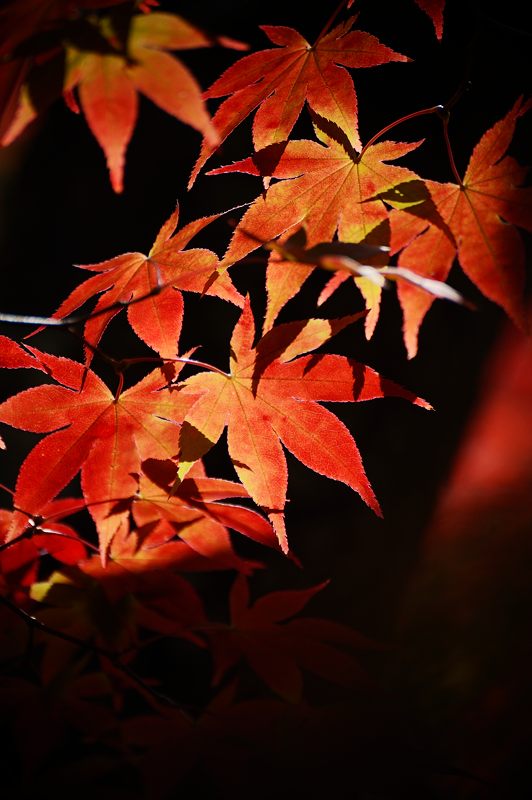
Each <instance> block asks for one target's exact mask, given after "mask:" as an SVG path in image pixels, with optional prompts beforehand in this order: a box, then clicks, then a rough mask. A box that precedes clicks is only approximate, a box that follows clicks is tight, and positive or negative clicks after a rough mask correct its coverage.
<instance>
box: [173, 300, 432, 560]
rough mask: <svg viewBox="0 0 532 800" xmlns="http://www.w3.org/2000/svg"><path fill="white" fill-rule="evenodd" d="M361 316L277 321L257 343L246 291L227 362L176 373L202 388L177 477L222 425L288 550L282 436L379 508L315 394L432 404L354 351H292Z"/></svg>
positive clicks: (345, 434)
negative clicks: (224, 366) (218, 367)
mask: <svg viewBox="0 0 532 800" xmlns="http://www.w3.org/2000/svg"><path fill="white" fill-rule="evenodd" d="M361 316H364V315H363V314H355V315H352V316H349V317H344V318H342V319H338V320H324V319H310V320H304V321H302V322H292V323H288V324H286V325H280V326H278V327H276V328H273V329H272V330H271V331H269V332H268V333H267V334H266V335H265V336H264V337H263V338H262V339H261V340H260V341H259V342H258V344H257V345H256V346H255V347H254V346H253V341H254V338H255V326H254V321H253V315H252V312H251V307H250V305H249V301H247V302H246V305H245V306H244V310H243V312H242V315H241V317H240V319H239V321H238V323H237V325H236V327H235V329H234V331H233V335H232V338H231V358H230V365H231V366H230V372H229V373H224V372H222V371H215V372H214V371H213V372H204V373H200V374H197V375H194V376H192V377H191V378H188V379H187V380H186V381H184V383H183V386H184V392H185V394H186V393H187V392H188V391H191V392H193V393H195V394H196V395H198V394H201V397H200V398H199V399H198V400H197V402H196V403H195V404H194V406H193V407H192V408H191V410H190V411H189V412H188V413H187V415H186V420H185V423H184V425H183V427H182V431H181V436H180V455H179V459H180V465H179V472H178V475H179V476H180V477H184V475H185V474H186V472H187V470H188V469H189V467H190V464H192V463H194V461H195V460H196V459H198V458H200V457H201V456H202V455H203V454H204V453H205V452H207V450H209V448H210V447H212V446H213V445H214V444H215V443H216V442H217V441H218V439H219V438H220V436H221V434H222V431H223V430H224V428H225V427H226V426H227V430H228V446H229V455H230V457H231V459H232V461H233V465H234V467H235V470H236V472H237V473H238V476H239V478H240V480H241V481H242V483H243V485H244V486H245V487H246V489H247V491H248V492H249V494H250V496H251V497H252V498H253V500H254V501H255V502H256V503H257V504H258V505H260V506H262V508H264V509H265V510H266V512H267V514H268V516H269V519H270V520H271V522H272V524H273V526H274V528H275V531H276V533H277V536H278V538H279V542H280V544H281V546H282V548H283V550H284V551H285V552H286V551H287V550H288V544H287V539H286V532H285V526H284V505H285V500H286V490H287V468H286V460H285V457H284V453H283V449H282V447H281V441H282V442H283V443H284V445H285V446H286V447H287V448H288V449H289V450H290V451H291V452H292V453H293V454H294V455H295V456H296V457H297V458H298V459H299V460H300V461H302V462H303V463H304V464H306V465H307V466H308V467H310V468H311V469H313V470H315V471H316V472H319V473H320V474H322V475H327V476H328V477H330V478H334V479H336V480H339V481H342V482H343V483H346V484H347V485H348V486H350V487H351V488H353V489H354V490H355V491H356V492H358V493H359V494H360V496H361V497H362V498H363V500H364V501H365V502H366V503H367V504H368V505H369V506H370V507H371V508H372V509H373V510H374V511H376V512H377V513H380V509H379V505H378V503H377V500H376V498H375V495H374V494H373V490H372V489H371V486H370V484H369V481H368V479H367V478H366V475H365V472H364V469H363V467H362V460H361V458H360V454H359V452H358V449H357V447H356V444H355V442H354V441H353V438H352V437H351V434H350V433H349V431H348V430H347V428H346V427H345V425H344V424H343V423H342V422H341V421H340V420H339V419H338V418H337V417H336V416H335V415H334V414H332V413H331V412H330V411H327V410H326V409H325V408H323V407H322V406H320V405H319V404H318V402H316V401H326V402H354V401H358V400H370V399H373V398H377V397H385V396H392V397H394V396H395V397H403V398H405V399H407V400H410V401H411V402H413V403H416V404H417V405H420V406H423V407H425V408H427V407H429V406H428V404H427V403H425V401H423V400H420V399H419V398H418V397H416V396H415V395H414V394H412V393H411V392H408V391H406V390H405V389H402V388H401V387H400V386H398V385H397V384H395V383H393V382H392V381H388V380H386V379H384V378H382V377H381V376H380V375H378V374H377V373H376V372H374V371H373V370H372V369H370V368H369V367H366V366H364V365H363V364H360V363H359V362H357V361H354V360H353V359H350V358H347V357H344V356H338V355H322V354H320V355H307V356H305V357H302V358H298V356H301V355H302V354H303V353H309V352H310V351H312V350H315V349H316V348H317V347H319V346H320V345H322V344H324V343H325V342H326V341H328V340H329V339H330V337H331V336H333V335H334V334H335V333H337V332H338V331H340V330H342V328H344V327H345V326H346V325H349V324H351V323H352V322H354V321H355V320H357V319H359V318H360V317H361Z"/></svg>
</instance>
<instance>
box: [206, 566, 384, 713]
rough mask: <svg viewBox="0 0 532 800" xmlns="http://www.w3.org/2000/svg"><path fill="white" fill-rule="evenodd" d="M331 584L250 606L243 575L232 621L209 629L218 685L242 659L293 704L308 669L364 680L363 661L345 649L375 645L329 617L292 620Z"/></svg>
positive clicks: (346, 681)
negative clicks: (361, 662) (361, 665)
mask: <svg viewBox="0 0 532 800" xmlns="http://www.w3.org/2000/svg"><path fill="white" fill-rule="evenodd" d="M326 585H327V582H326V583H322V584H319V585H318V586H313V587H312V588H310V589H304V590H299V591H297V590H290V591H281V592H272V593H271V594H267V595H264V596H263V597H260V598H259V599H258V600H257V601H256V602H255V603H254V604H250V598H249V589H248V584H247V580H246V578H244V577H243V576H242V575H240V576H238V577H237V578H236V580H235V582H234V583H233V586H232V589H231V594H230V598H229V603H230V611H231V621H230V625H229V626H223V625H219V626H218V627H217V628H216V627H214V626H211V627H210V628H209V630H208V632H207V635H208V637H209V640H210V643H211V649H212V655H213V661H214V675H213V683H219V681H220V680H221V678H222V677H223V676H224V675H225V673H226V672H227V671H228V670H229V669H230V668H231V667H233V666H234V665H235V664H236V663H238V661H240V660H241V659H242V658H244V659H245V660H246V661H247V662H248V664H249V665H250V667H251V668H252V669H253V670H254V672H256V673H257V675H259V676H260V677H261V678H262V680H263V681H264V682H265V683H266V684H267V685H268V686H269V687H270V689H272V691H274V692H275V693H276V694H279V695H280V696H281V697H283V698H284V699H286V700H288V701H290V702H298V701H299V700H300V699H301V694H302V690H303V678H302V673H301V669H302V668H303V669H306V670H309V671H310V672H314V673H315V674H317V675H320V676H321V677H323V678H326V679H327V680H330V681H333V682H335V683H339V684H341V685H343V686H353V685H355V684H356V683H357V682H360V681H361V680H362V681H364V673H363V671H362V669H361V667H360V665H359V664H358V662H357V660H356V659H355V658H354V657H353V656H352V655H349V654H348V653H346V652H344V651H343V650H342V649H340V648H341V647H342V646H344V647H348V648H349V649H353V648H354V649H357V650H360V649H368V648H372V647H375V646H376V645H375V643H372V642H370V641H369V640H368V639H366V638H365V637H364V636H362V635H361V634H359V633H357V632H356V631H354V630H352V629H351V628H348V627H347V626H345V625H341V624H339V623H335V622H330V621H328V620H325V619H312V618H307V619H304V618H303V619H296V620H291V621H289V622H288V621H287V620H289V618H290V617H293V616H294V615H295V614H297V613H298V612H299V611H301V609H302V608H304V607H305V606H306V604H307V603H308V602H309V600H310V599H311V598H312V597H313V596H314V595H315V594H316V593H317V592H319V591H321V589H323V588H324V587H325V586H326ZM280 623H283V624H280ZM338 645H340V648H339V647H338ZM365 680H366V681H367V678H366V679H365Z"/></svg>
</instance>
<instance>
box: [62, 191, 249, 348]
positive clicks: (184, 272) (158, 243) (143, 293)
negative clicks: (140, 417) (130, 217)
mask: <svg viewBox="0 0 532 800" xmlns="http://www.w3.org/2000/svg"><path fill="white" fill-rule="evenodd" d="M217 217H218V215H213V216H210V217H203V218H202V219H199V220H195V221H194V222H189V223H188V225H185V226H184V228H182V229H181V230H180V231H178V232H177V233H174V231H175V229H176V226H177V223H178V219H179V208H178V207H176V209H175V211H174V212H173V213H172V214H171V215H170V217H169V218H168V219H167V220H166V222H165V223H164V224H163V225H162V227H161V229H160V231H159V233H158V234H157V237H156V239H155V242H154V244H153V247H152V248H151V250H150V252H149V253H148V255H147V256H145V255H143V254H142V253H124V254H123V255H120V256H115V258H112V259H110V260H109V261H102V262H101V263H99V264H85V265H78V266H79V267H80V268H81V269H86V270H90V271H91V272H96V273H100V274H98V275H95V276H93V277H91V278H89V279H88V280H86V281H84V282H83V283H81V284H80V285H79V286H77V287H76V288H75V289H74V291H73V292H72V293H71V294H70V295H69V296H68V297H67V298H66V300H64V301H63V303H61V305H60V306H59V308H58V309H57V311H56V312H55V314H54V315H53V316H54V317H59V318H61V317H66V316H69V315H70V314H72V312H73V311H75V310H76V309H77V308H79V307H80V306H81V305H83V304H84V303H85V302H86V301H87V300H90V299H91V298H92V297H94V296H95V295H97V294H100V293H102V294H101V297H100V298H99V300H98V302H97V304H96V306H95V308H94V311H93V315H95V316H92V317H91V318H90V319H88V320H87V322H86V323H85V338H86V340H87V341H88V342H89V343H90V344H91V345H92V346H93V347H96V346H97V344H98V342H99V341H100V338H101V336H102V334H103V332H104V330H105V328H106V327H107V325H108V323H109V321H110V320H111V319H112V318H113V317H114V316H115V315H116V314H117V313H118V311H119V310H120V304H121V303H124V304H126V303H127V304H128V309H127V315H128V321H129V323H130V325H131V327H132V328H133V330H134V331H135V332H136V333H137V335H138V336H139V337H140V338H141V339H142V340H143V341H144V342H146V344H147V345H149V346H150V347H152V348H153V349H154V350H156V351H157V352H158V353H159V354H160V355H161V356H162V357H166V358H173V357H175V356H176V354H177V342H178V339H179V335H180V332H181V325H182V321H183V298H182V295H181V292H180V291H179V290H180V289H184V290H186V291H190V292H198V293H202V294H208V295H213V296H216V297H220V298H222V299H223V300H228V301H229V302H231V303H234V304H235V305H237V306H239V307H242V304H243V298H242V296H241V295H240V294H239V293H238V292H237V290H236V289H235V287H234V286H233V284H232V283H231V280H230V278H229V276H228V275H225V274H220V273H218V272H217V266H218V263H219V262H218V258H217V256H216V255H215V254H214V253H213V252H212V251H211V250H206V249H204V248H193V249H192V250H185V249H184V248H185V247H186V246H187V244H188V243H189V241H190V240H191V239H192V238H193V237H194V236H196V235H197V234H198V233H199V232H200V231H201V230H202V229H203V228H204V227H205V226H206V225H208V224H209V223H210V222H212V221H213V220H215V219H217ZM139 299H140V300H142V302H138V301H139ZM109 306H113V308H111V310H110V311H109V312H107V313H102V312H105V309H106V308H107V307H109ZM91 358H92V352H91V351H87V364H89V363H90V361H91Z"/></svg>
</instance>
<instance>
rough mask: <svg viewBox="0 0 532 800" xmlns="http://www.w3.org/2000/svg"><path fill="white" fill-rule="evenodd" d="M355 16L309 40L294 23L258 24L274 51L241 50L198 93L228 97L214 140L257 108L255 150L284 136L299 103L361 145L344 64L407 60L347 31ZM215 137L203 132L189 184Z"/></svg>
mask: <svg viewBox="0 0 532 800" xmlns="http://www.w3.org/2000/svg"><path fill="white" fill-rule="evenodd" d="M355 19H356V17H352V18H351V19H348V20H347V21H346V22H343V23H341V24H340V25H337V26H336V27H335V28H333V29H332V30H330V31H329V32H328V33H323V34H322V35H321V36H320V37H319V38H318V40H317V41H316V42H315V43H314V44H313V45H311V44H309V42H307V40H306V39H305V38H304V37H303V36H301V34H300V33H298V32H297V31H295V30H294V29H293V28H287V27H284V26H274V25H262V26H261V29H262V30H263V31H264V33H265V34H266V35H267V36H268V38H269V39H270V41H272V42H273V43H274V44H276V45H279V46H280V47H281V49H271V50H262V51H261V52H260V53H253V54H251V55H249V56H245V57H244V58H242V59H241V60H240V61H238V62H237V63H236V64H233V66H231V67H229V69H228V70H226V72H224V73H223V75H221V77H220V78H218V80H216V81H215V82H214V83H213V85H212V86H211V87H210V88H209V89H208V90H207V91H206V92H205V93H204V97H206V98H210V97H223V96H224V95H231V97H229V98H228V99H227V100H225V101H224V102H223V103H222V104H221V105H220V107H219V109H218V111H217V112H216V114H215V115H214V117H213V123H214V125H215V127H216V130H217V131H218V133H219V136H220V141H223V140H224V139H226V138H227V136H229V134H230V133H231V132H232V131H233V130H234V129H235V128H236V126H237V125H239V124H240V123H241V122H242V120H244V119H245V118H246V117H247V116H248V115H249V114H251V112H252V111H253V110H254V109H255V108H257V106H259V110H258V111H257V114H256V115H255V120H254V123H253V143H254V146H255V150H260V149H262V148H263V147H267V146H268V145H270V144H274V143H276V142H281V141H284V140H285V139H287V138H288V136H289V134H290V131H291V130H292V128H293V126H294V124H295V122H296V120H297V118H298V116H299V114H300V112H301V109H302V108H303V104H304V103H305V101H307V103H308V104H309V106H310V108H311V109H312V110H313V111H315V112H316V113H317V114H319V115H320V116H321V117H324V118H325V119H327V120H330V121H331V122H333V123H335V124H336V125H337V126H338V127H339V128H341V129H342V130H344V131H345V133H346V135H347V138H348V141H349V143H350V144H351V146H352V147H355V148H358V147H359V146H360V139H359V136H358V108H357V96H356V92H355V87H354V85H353V81H352V79H351V77H350V75H349V73H348V72H347V71H346V70H345V69H343V68H342V67H341V66H339V65H340V64H342V65H344V66H346V67H354V68H361V67H374V66H377V65H378V64H384V63H387V62H389V61H409V60H410V59H408V58H407V57H406V56H403V55H401V54H400V53H396V52H395V51H394V50H392V49H391V48H389V47H386V46H385V45H383V44H382V43H381V42H379V40H378V39H376V38H375V36H372V35H371V34H369V33H365V32H364V31H358V30H355V31H353V30H352V27H353V24H354V22H355ZM217 147H218V143H216V142H214V143H213V142H212V141H209V140H208V139H207V138H205V141H204V142H203V146H202V149H201V153H200V156H199V158H198V161H197V163H196V165H195V167H194V171H193V173H192V177H191V182H192V181H194V180H195V178H196V176H197V174H198V172H199V171H200V169H201V168H202V167H203V165H204V164H205V162H206V161H207V159H208V158H209V157H210V156H211V155H212V153H213V152H214V151H215V150H216V148H217Z"/></svg>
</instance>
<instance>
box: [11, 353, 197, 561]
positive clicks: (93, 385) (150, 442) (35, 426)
mask: <svg viewBox="0 0 532 800" xmlns="http://www.w3.org/2000/svg"><path fill="white" fill-rule="evenodd" d="M28 350H30V351H31V352H32V353H34V354H35V355H36V357H37V358H38V359H39V361H40V362H41V363H42V364H44V365H46V367H47V369H48V370H49V372H50V375H51V377H52V378H53V379H54V380H55V381H56V382H57V385H44V386H36V387H33V388H31V389H27V390H26V391H23V392H20V393H19V394H17V395H14V396H13V397H11V398H9V399H8V400H6V401H5V402H4V403H2V404H1V405H0V421H2V422H5V423H7V424H8V425H12V426H14V427H16V428H21V429H22V430H27V431H34V432H35V433H50V435H49V436H47V437H46V438H45V439H43V440H42V441H40V442H39V443H38V444H37V445H36V446H35V447H34V448H33V450H32V451H31V452H30V453H29V455H28V456H27V458H26V460H25V461H24V463H23V464H22V466H21V468H20V472H19V475H18V479H17V485H16V491H15V496H14V504H15V506H16V507H18V508H20V509H24V510H25V511H26V512H29V513H35V512H36V511H39V510H40V509H41V508H42V507H43V506H44V505H45V504H46V503H48V502H49V501H50V500H52V499H53V498H54V497H55V496H56V495H57V494H58V492H60V491H61V490H62V489H63V488H64V487H65V486H66V485H67V483H68V482H69V481H70V480H71V479H72V478H73V477H74V476H75V475H76V473H77V472H78V471H79V470H80V469H82V476H81V481H82V488H83V494H84V497H85V500H86V502H87V504H90V512H91V514H92V516H93V518H94V520H95V522H96V525H97V527H98V532H99V537H100V549H101V555H102V558H103V559H105V555H106V552H107V549H108V547H109V543H110V542H111V540H112V538H113V536H114V535H115V533H116V532H117V530H118V529H119V528H120V527H121V526H122V525H125V524H126V523H127V515H128V510H127V507H126V508H124V507H123V506H121V505H120V503H118V501H119V500H123V499H127V498H130V497H131V496H132V495H134V494H135V493H136V491H137V487H138V475H139V473H140V469H141V462H142V461H143V460H145V459H147V458H159V459H167V458H174V457H175V456H176V454H177V451H178V437H179V425H180V423H181V422H182V420H183V417H184V414H185V412H186V410H187V409H188V407H189V406H190V404H191V403H192V402H193V399H192V398H191V397H188V396H186V395H185V394H184V393H183V392H180V391H179V390H177V389H175V388H174V389H172V390H170V389H168V388H164V387H165V384H166V379H165V378H164V377H163V376H162V373H161V371H160V370H159V369H157V370H154V371H153V372H151V373H150V374H149V375H147V376H146V377H145V378H143V379H142V380H141V381H139V382H138V383H137V384H135V385H134V386H132V387H131V388H129V389H127V390H126V391H125V392H122V393H121V394H119V395H118V396H117V397H114V396H113V394H112V393H111V392H110V390H109V389H108V388H107V386H106V385H105V384H104V383H103V382H102V381H101V380H100V378H99V377H98V376H97V375H96V374H95V373H94V372H92V371H90V370H87V369H85V368H84V367H83V365H82V364H78V363H77V362H75V361H71V360H70V359H66V358H59V357H57V356H52V355H49V354H48V353H43V352H40V351H38V350H34V349H33V348H28ZM27 524H28V517H27V515H26V514H23V513H22V512H20V511H17V512H15V514H14V515H13V520H12V523H11V526H10V531H9V536H10V537H11V538H13V537H15V536H17V535H18V534H19V533H21V532H22V531H23V530H24V529H25V528H26V526H27Z"/></svg>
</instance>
